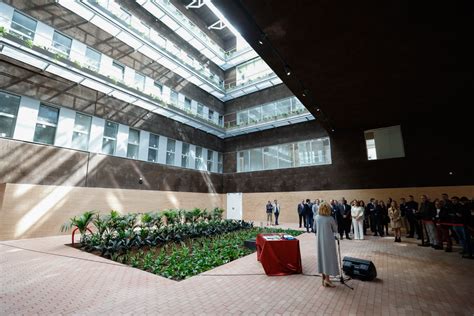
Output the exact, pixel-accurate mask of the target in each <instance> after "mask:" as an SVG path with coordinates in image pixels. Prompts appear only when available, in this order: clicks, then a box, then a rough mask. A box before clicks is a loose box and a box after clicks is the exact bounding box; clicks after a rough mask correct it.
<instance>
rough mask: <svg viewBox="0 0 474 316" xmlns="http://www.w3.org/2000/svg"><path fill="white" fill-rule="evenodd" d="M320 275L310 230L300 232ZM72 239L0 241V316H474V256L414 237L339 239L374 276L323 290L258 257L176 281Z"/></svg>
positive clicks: (309, 269)
mask: <svg viewBox="0 0 474 316" xmlns="http://www.w3.org/2000/svg"><path fill="white" fill-rule="evenodd" d="M299 239H300V241H301V243H300V244H301V252H302V261H303V272H304V273H305V274H315V273H316V245H315V237H314V235H313V234H303V235H301V236H300V237H299ZM69 241H70V239H69V237H68V236H57V237H48V238H37V239H28V240H17V241H3V242H0V287H1V288H0V315H9V314H27V315H29V314H40V315H50V314H70V313H75V314H99V313H100V314H107V315H108V314H125V313H127V314H160V315H170V314H185V315H190V314H197V315H210V314H213V315H214V314H216V315H228V314H244V315H265V314H266V315H277V314H281V315H293V314H295V315H296V314H300V315H323V314H327V315H372V314H376V315H473V314H474V290H473V286H474V261H472V260H471V261H469V260H461V259H460V256H459V255H458V254H457V253H445V252H444V251H439V250H434V249H431V248H424V247H417V246H416V243H415V241H414V240H413V239H411V240H409V241H408V242H403V243H394V242H393V239H392V238H391V237H386V238H378V239H376V238H375V237H374V238H372V237H369V238H368V240H364V241H353V240H343V241H342V243H341V251H342V253H343V256H353V257H357V258H364V259H369V260H372V261H373V262H374V263H375V265H376V267H377V272H378V279H377V280H376V281H373V282H362V281H356V280H353V281H350V284H351V285H352V286H354V291H351V290H350V289H348V288H346V287H344V286H341V285H338V286H337V287H336V288H324V287H322V286H321V279H320V278H319V277H314V276H306V275H293V276H286V277H267V276H266V275H264V274H263V273H264V272H263V269H262V267H261V265H260V263H258V262H257V261H256V255H255V254H252V255H249V256H247V257H244V258H241V259H239V260H236V261H234V262H231V263H229V264H227V265H224V266H221V267H218V268H216V269H214V270H211V271H208V272H206V273H204V274H203V275H200V276H196V277H193V278H190V279H187V280H185V281H181V282H175V281H171V280H167V279H165V278H162V277H159V276H155V275H153V274H151V273H147V272H144V271H141V270H138V269H134V268H130V267H128V266H123V265H121V264H117V263H114V262H112V261H109V260H106V259H102V258H100V257H97V256H94V255H91V254H88V253H85V252H81V251H79V250H76V249H73V248H70V247H67V246H64V244H65V243H68V242H69Z"/></svg>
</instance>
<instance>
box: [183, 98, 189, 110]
mask: <svg viewBox="0 0 474 316" xmlns="http://www.w3.org/2000/svg"><path fill="white" fill-rule="evenodd" d="M184 108H185V109H186V110H189V111H191V99H188V98H186V97H184Z"/></svg>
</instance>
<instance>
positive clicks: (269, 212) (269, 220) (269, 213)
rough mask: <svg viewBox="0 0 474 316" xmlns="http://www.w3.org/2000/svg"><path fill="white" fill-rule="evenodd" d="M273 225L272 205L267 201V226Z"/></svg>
mask: <svg viewBox="0 0 474 316" xmlns="http://www.w3.org/2000/svg"><path fill="white" fill-rule="evenodd" d="M272 224H273V205H272V202H270V201H268V203H267V226H271V225H272Z"/></svg>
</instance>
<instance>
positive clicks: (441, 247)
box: [433, 245, 443, 250]
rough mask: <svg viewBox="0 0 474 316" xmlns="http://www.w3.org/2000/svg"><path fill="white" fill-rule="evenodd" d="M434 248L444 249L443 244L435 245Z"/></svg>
mask: <svg viewBox="0 0 474 316" xmlns="http://www.w3.org/2000/svg"><path fill="white" fill-rule="evenodd" d="M433 248H434V249H436V250H443V246H439V245H436V246H433Z"/></svg>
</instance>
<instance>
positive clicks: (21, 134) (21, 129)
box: [13, 97, 40, 142]
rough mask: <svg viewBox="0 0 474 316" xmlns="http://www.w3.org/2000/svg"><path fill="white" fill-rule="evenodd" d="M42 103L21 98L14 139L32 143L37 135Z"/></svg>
mask: <svg viewBox="0 0 474 316" xmlns="http://www.w3.org/2000/svg"><path fill="white" fill-rule="evenodd" d="M39 105H40V102H39V101H37V100H34V99H32V98H29V97H21V99H20V107H19V108H18V116H17V118H16V126H15V131H14V132H13V138H15V139H19V140H25V141H29V142H32V141H33V137H34V135H35V127H36V120H37V118H38V111H39Z"/></svg>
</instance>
